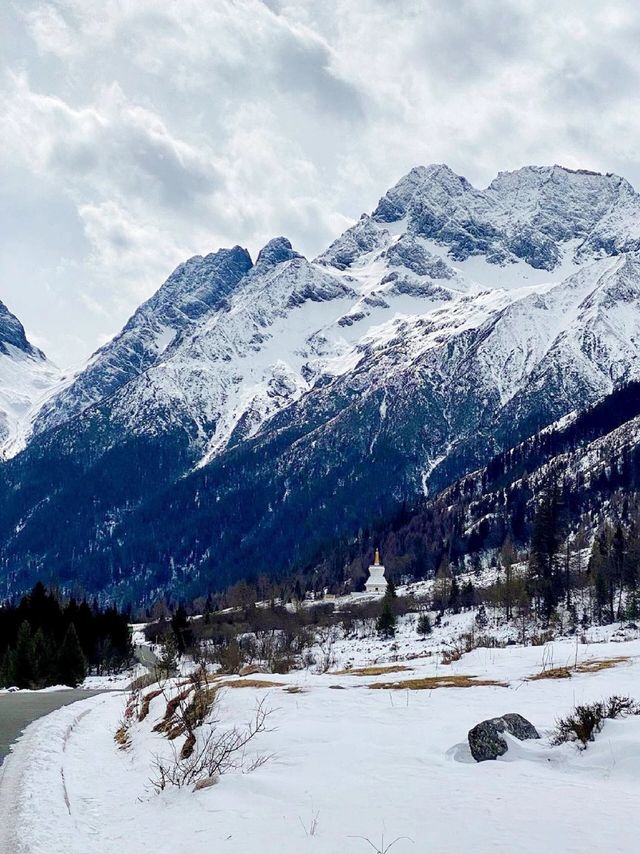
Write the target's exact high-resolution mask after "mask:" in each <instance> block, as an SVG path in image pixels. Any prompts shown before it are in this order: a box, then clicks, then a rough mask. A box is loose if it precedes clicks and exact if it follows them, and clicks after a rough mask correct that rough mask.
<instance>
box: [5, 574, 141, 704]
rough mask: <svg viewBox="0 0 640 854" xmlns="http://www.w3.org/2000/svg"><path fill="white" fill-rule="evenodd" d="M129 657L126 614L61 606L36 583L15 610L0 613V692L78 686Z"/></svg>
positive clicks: (73, 604) (68, 603)
mask: <svg viewBox="0 0 640 854" xmlns="http://www.w3.org/2000/svg"><path fill="white" fill-rule="evenodd" d="M131 656H132V647H131V638H130V632H129V625H128V617H127V615H126V614H123V613H120V612H118V611H117V610H116V609H115V608H105V609H102V608H100V607H98V605H97V604H96V603H94V604H92V605H90V604H89V603H88V602H86V601H82V602H77V601H76V600H75V599H69V600H68V601H66V602H62V601H61V600H60V599H59V598H58V596H57V595H56V594H55V593H54V592H52V591H48V590H46V589H45V587H44V585H43V584H41V583H40V582H39V583H38V584H36V585H35V587H34V588H33V590H32V591H31V593H30V594H29V595H28V596H25V597H24V598H23V599H22V600H21V601H20V603H19V604H17V605H14V604H5V605H4V606H3V607H1V608H0V662H1V664H0V687H11V686H16V687H17V688H46V687H47V686H49V685H58V684H62V685H70V686H73V687H75V686H77V685H79V684H80V683H81V682H82V681H83V680H84V678H85V677H86V676H87V675H88V674H89V673H96V674H104V673H112V672H114V671H117V670H120V669H121V668H122V667H124V666H126V665H127V664H128V663H129V662H130V660H131Z"/></svg>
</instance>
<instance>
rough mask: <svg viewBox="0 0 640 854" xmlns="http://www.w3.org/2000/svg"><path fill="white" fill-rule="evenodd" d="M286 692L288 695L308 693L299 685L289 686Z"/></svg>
mask: <svg viewBox="0 0 640 854" xmlns="http://www.w3.org/2000/svg"><path fill="white" fill-rule="evenodd" d="M284 690H285V691H286V692H287V694H306V693H307V692H306V691H305V689H304V688H301V687H300V686H299V685H288V686H287V687H286V688H285V689H284Z"/></svg>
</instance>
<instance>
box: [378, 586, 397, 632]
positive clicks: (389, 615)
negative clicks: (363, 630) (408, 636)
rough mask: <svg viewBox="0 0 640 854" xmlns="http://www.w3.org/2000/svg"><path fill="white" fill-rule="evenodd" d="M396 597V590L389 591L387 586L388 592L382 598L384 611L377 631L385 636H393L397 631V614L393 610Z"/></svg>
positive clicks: (381, 613)
mask: <svg viewBox="0 0 640 854" xmlns="http://www.w3.org/2000/svg"><path fill="white" fill-rule="evenodd" d="M394 598H395V591H393V590H392V592H391V593H389V589H388V588H387V592H386V593H385V594H384V598H383V599H382V611H381V612H380V616H379V617H378V621H377V623H376V631H377V632H378V634H379V635H382V637H384V638H392V637H394V636H395V633H396V615H395V613H394V610H393V600H394Z"/></svg>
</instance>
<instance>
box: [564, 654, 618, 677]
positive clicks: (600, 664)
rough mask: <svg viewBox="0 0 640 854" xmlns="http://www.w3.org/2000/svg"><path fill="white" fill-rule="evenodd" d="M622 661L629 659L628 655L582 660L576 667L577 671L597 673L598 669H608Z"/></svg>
mask: <svg viewBox="0 0 640 854" xmlns="http://www.w3.org/2000/svg"><path fill="white" fill-rule="evenodd" d="M623 661H629V656H628V655H618V656H616V657H615V658H597V659H594V660H593V661H583V662H582V664H579V665H578V666H577V667H576V672H578V673H598V672H599V671H600V670H608V669H609V668H610V667H617V665H618V664H622V662H623Z"/></svg>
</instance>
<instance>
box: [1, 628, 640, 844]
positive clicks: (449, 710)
mask: <svg viewBox="0 0 640 854" xmlns="http://www.w3.org/2000/svg"><path fill="white" fill-rule="evenodd" d="M470 616H471V615H469V614H467V615H461V616H460V617H459V618H456V619H457V620H458V621H459V622H460V623H462V622H463V621H464V619H465V618H466V620H467V621H468V620H469V618H470ZM409 630H410V626H409V625H408V624H407V625H404V626H403V629H402V631H401V632H400V635H401V637H400V639H399V640H400V641H402V636H403V635H404V636H405V640H406V643H405V644H403V643H399V644H398V649H397V650H394V646H393V644H394V642H393V641H384V642H383V641H375V642H374V641H371V642H369V641H366V640H360V641H351V642H347V641H343V642H341V643H340V645H339V648H337V650H336V651H337V653H338V656H339V659H340V660H342V661H344V660H345V659H348V658H351V659H352V660H353V661H354V663H360V664H363V663H366V662H369V663H371V662H372V661H373V660H378V661H381V660H384V659H385V658H386V659H387V660H391V659H393V658H394V657H398V656H399V655H400V654H401V655H402V658H403V659H404V660H401V661H399V662H397V664H396V667H398V666H404V667H406V668H410V669H407V670H397V671H396V672H387V673H386V674H384V673H383V674H381V675H377V676H358V675H354V674H353V673H351V674H349V673H348V672H347V673H344V672H337V673H336V672H333V673H326V674H318V673H311V672H309V671H302V672H300V671H297V672H292V673H290V674H287V675H283V676H279V675H253V676H250V677H245V678H244V680H243V679H240V680H238V678H237V677H225V679H224V680H221V681H222V684H224V681H229V680H230V681H231V682H236V683H237V682H241V683H242V682H244V683H246V685H247V687H240V688H238V687H228V688H226V689H224V690H222V691H221V692H220V693H221V700H220V708H219V715H220V717H221V719H222V724H221V725H222V726H225V727H226V726H231V725H233V724H242V723H244V722H246V721H248V720H249V719H250V718H251V717H252V714H253V712H254V710H255V707H256V703H257V702H258V701H259V700H260V699H264V698H266V702H267V704H268V706H269V707H270V708H271V709H272V710H273V713H272V715H271V717H270V719H269V727H270V731H269V732H266V733H263V734H260V735H259V736H258V737H256V739H255V740H254V741H252V742H251V743H250V745H249V748H250V753H251V754H253V753H254V752H257V753H259V754H265V753H266V754H271V755H272V758H271V759H270V760H269V761H268V762H267V763H266V764H264V765H263V766H262V767H260V768H258V769H257V770H255V771H253V772H252V773H250V774H241V773H229V774H226V775H223V776H222V777H221V778H220V780H219V782H218V784H217V785H215V786H213V787H212V788H209V789H204V790H202V791H198V792H192V791H191V790H189V789H180V790H178V789H165V790H164V791H163V792H161V793H160V794H156V793H155V791H154V790H153V788H152V786H151V785H150V782H149V780H150V778H151V777H152V776H153V768H152V759H153V756H154V755H156V754H164V755H166V753H167V741H166V739H165V738H164V737H162V736H161V735H159V734H155V733H153V732H152V731H151V730H152V726H153V724H154V723H155V722H156V721H157V720H158V718H159V717H161V715H162V713H163V710H164V705H163V703H164V701H163V698H162V697H158V698H156V699H154V700H153V701H152V702H151V706H150V714H149V716H148V717H147V718H146V719H145V720H144V721H143V722H136V723H135V724H134V725H133V728H132V730H131V734H132V746H131V748H130V750H128V751H122V750H118V749H117V748H116V745H115V743H114V740H113V734H114V731H115V730H116V728H117V726H118V723H119V721H120V719H121V717H122V714H123V709H124V705H125V696H124V695H123V694H121V693H111V694H104V695H101V696H99V697H95V698H92V699H90V700H87V701H83V702H81V703H77V704H74V705H73V706H70V707H66V708H63V709H61V710H59V711H58V712H55V713H54V714H52V715H50V716H48V717H46V718H43V719H41V720H40V721H38V722H36V723H35V724H33V725H31V726H30V727H29V728H28V729H27V731H26V732H25V734H24V736H23V737H22V739H21V741H20V742H19V743H18V745H17V746H16V748H15V750H14V753H13V754H12V756H11V757H10V758H9V760H8V761H7V762H6V763H5V775H4V778H3V779H2V785H1V789H2V798H1V799H0V804H1V807H0V818H3V819H4V821H3V823H2V828H3V830H2V829H0V842H1V843H3V844H4V847H2V845H0V849H1V850H2V851H3V852H5V851H6V852H9V851H10V852H14V851H15V852H20V854H129V852H134V851H149V852H153V854H165V853H166V854H170V853H171V854H175V852H178V851H184V852H188V854H205V853H206V854H210V852H212V851H215V852H229V854H258V852H260V854H270V852H278V854H289V852H291V854H294V852H295V854H298V852H307V851H309V852H314V854H337V852H348V854H351V852H353V854H358V852H366V851H371V850H373V849H372V848H371V846H370V845H369V844H368V843H367V841H366V839H369V840H370V841H371V842H372V843H373V844H374V846H376V850H384V846H388V845H389V844H390V843H391V842H393V840H395V839H396V838H398V837H403V838H402V839H400V840H399V841H398V842H396V844H394V845H393V848H392V849H391V850H392V851H393V852H394V854H405V852H406V853H407V854H410V852H458V851H460V852H462V851H469V850H473V851H474V852H476V854H481V852H505V854H507V852H508V854H513V852H515V851H518V852H536V854H537V852H540V851H548V852H554V854H555V852H581V854H584V852H592V851H593V852H596V851H597V852H631V851H636V850H637V804H638V797H639V796H640V717H632V718H627V719H625V720H621V721H608V722H607V723H606V724H605V726H604V729H603V730H602V732H601V733H600V734H599V735H598V736H597V737H596V741H595V743H593V744H591V745H589V747H588V749H587V750H586V751H579V750H578V749H577V748H576V747H575V746H573V745H563V746H561V747H551V746H550V743H549V740H548V734H549V732H550V730H551V729H552V727H553V725H554V721H555V719H556V718H557V717H558V716H560V715H564V714H566V713H568V712H569V711H571V710H572V709H573V707H574V706H575V705H576V704H577V703H582V702H591V701H594V700H598V699H601V698H603V697H608V696H610V695H612V694H619V695H629V696H632V697H634V696H635V697H636V698H640V691H639V690H638V685H639V684H640V640H631V641H626V642H614V641H612V640H601V639H600V640H598V642H593V643H588V644H582V643H576V641H575V640H559V641H554V642H551V643H548V644H546V645H545V646H542V647H525V648H523V647H517V646H510V647H506V648H502V649H500V648H497V649H476V650H474V651H473V652H471V653H468V654H466V655H464V656H463V657H462V658H461V659H460V660H459V661H457V662H454V663H453V664H451V665H443V664H442V663H441V656H440V655H439V654H437V653H436V652H435V648H436V645H437V643H438V640H437V638H435V637H434V638H430V639H429V640H427V641H420V640H418V639H417V638H415V632H413V638H414V640H413V650H414V652H413V655H417V654H421V657H409V655H410V654H409V652H408V650H409V647H410V644H409ZM449 630H451V626H450V627H449ZM434 634H437V633H434ZM598 634H600V636H601V638H603V637H608V636H611V635H612V634H613V628H612V629H609V630H606V631H604V632H599V633H598V632H596V633H595V634H594V637H596V636H597V635H598ZM614 637H620V633H619V632H618V633H617V634H616V635H614ZM348 643H350V644H351V646H352V647H354V646H355V647H356V649H355V650H353V649H352V650H351V651H349V650H348V649H347V644H348ZM401 649H402V653H400V650H401ZM611 658H616V659H622V660H620V661H618V662H617V663H616V664H615V665H614V666H611V667H609V668H606V669H601V670H599V671H597V672H582V673H574V675H573V676H572V677H571V678H565V679H541V680H536V681H527V677H530V676H532V675H535V674H539V673H540V672H541V671H542V670H543V669H549V668H550V667H558V666H569V667H574V666H575V664H576V663H577V664H580V663H584V662H589V661H602V660H604V659H611ZM389 666H393V665H389ZM445 675H448V676H451V675H457V676H461V675H466V676H471V677H475V679H477V680H480V679H487V680H494V681H497V682H503V683H505V686H504V687H502V686H500V685H498V686H484V685H476V686H473V687H469V688H437V689H431V690H406V689H403V688H400V689H396V690H391V689H382V690H372V689H371V686H372V685H375V684H377V683H381V682H382V683H386V682H402V681H404V680H407V679H420V678H423V677H433V676H445ZM256 680H258V681H262V682H264V683H272V684H271V685H270V686H268V684H267V687H264V688H260V687H257V686H256V685H255V682H256ZM274 682H276V683H280V684H279V685H273V683H274ZM291 688H296V689H299V690H297V691H296V692H295V693H291V692H290V690H287V689H291ZM143 693H146V691H145V692H143ZM506 712H519V713H520V714H522V715H524V716H525V717H526V718H528V719H529V720H530V721H531V722H532V723H533V724H534V726H536V728H537V729H538V731H539V732H540V733H541V735H542V738H541V740H540V741H528V742H518V741H515V740H513V739H511V740H510V746H509V751H508V753H507V754H506V755H505V756H504V757H503V758H501V759H499V760H498V761H496V762H485V763H482V764H477V763H475V762H474V761H473V759H472V758H471V755H470V753H469V749H468V746H467V741H466V736H467V732H468V730H469V729H470V728H471V727H472V726H474V725H475V724H476V723H478V722H479V721H481V720H483V719H485V718H489V717H493V716H496V715H501V714H504V713H506ZM248 758H249V759H250V758H251V756H249V757H248ZM2 809H4V813H3V812H2V811H1V810H2ZM2 832H4V833H5V838H4V839H3V838H2V836H1V834H2ZM6 834H9V836H6ZM12 834H13V835H12ZM383 837H384V845H383V844H382V839H383Z"/></svg>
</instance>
